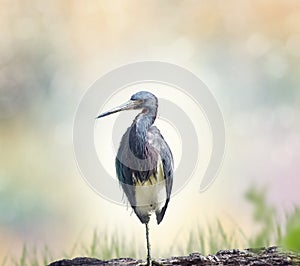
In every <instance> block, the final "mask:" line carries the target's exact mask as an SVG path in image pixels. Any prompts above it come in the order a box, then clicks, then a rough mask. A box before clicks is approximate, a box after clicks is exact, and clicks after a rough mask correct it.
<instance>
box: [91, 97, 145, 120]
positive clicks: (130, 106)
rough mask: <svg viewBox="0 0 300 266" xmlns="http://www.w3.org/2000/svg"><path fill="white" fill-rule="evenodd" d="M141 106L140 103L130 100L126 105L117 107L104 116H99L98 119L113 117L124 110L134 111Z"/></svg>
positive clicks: (103, 114)
mask: <svg viewBox="0 0 300 266" xmlns="http://www.w3.org/2000/svg"><path fill="white" fill-rule="evenodd" d="M139 104H140V101H133V100H129V101H128V102H126V103H123V104H121V105H120V106H118V107H115V108H113V109H111V110H109V111H107V112H104V113H102V114H100V115H99V116H97V117H96V119H98V118H101V117H104V116H107V115H111V114H114V113H117V112H120V111H124V110H131V109H134V108H135V107H137V106H138V105H139Z"/></svg>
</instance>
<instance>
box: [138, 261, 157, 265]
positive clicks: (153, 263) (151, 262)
mask: <svg viewBox="0 0 300 266" xmlns="http://www.w3.org/2000/svg"><path fill="white" fill-rule="evenodd" d="M138 266H163V264H162V263H160V262H158V261H156V260H151V261H150V264H149V263H148V262H141V263H139V264H138Z"/></svg>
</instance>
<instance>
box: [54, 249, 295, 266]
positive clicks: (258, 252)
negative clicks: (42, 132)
mask: <svg viewBox="0 0 300 266" xmlns="http://www.w3.org/2000/svg"><path fill="white" fill-rule="evenodd" d="M155 261H156V262H158V263H154V265H155V264H157V265H165V266H171V265H182V266H187V265H249V266H260V265H267V266H268V265H269V266H276V265H300V254H297V253H293V252H286V251H282V250H280V249H278V248H277V247H269V248H259V249H245V250H238V249H232V250H220V251H218V252H217V253H216V254H215V255H208V256H203V255H201V254H200V253H192V254H190V255H188V256H177V257H170V258H161V259H156V260H155ZM142 262H143V261H142V260H140V259H132V258H119V259H112V260H99V259H95V258H86V257H82V258H74V259H71V260H68V259H62V260H58V261H55V262H52V263H50V264H49V265H48V266H109V265H124V266H125V265H139V264H141V263H142Z"/></svg>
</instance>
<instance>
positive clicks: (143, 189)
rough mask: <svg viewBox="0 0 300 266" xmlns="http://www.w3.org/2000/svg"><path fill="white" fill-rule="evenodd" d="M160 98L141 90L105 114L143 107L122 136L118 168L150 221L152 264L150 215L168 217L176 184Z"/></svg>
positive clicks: (121, 179)
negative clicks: (159, 117) (161, 125)
mask: <svg viewBox="0 0 300 266" xmlns="http://www.w3.org/2000/svg"><path fill="white" fill-rule="evenodd" d="M157 107H158V101H157V98H156V97H155V96H154V95H153V94H152V93H150V92H147V91H140V92H137V93H135V94H134V95H132V96H131V98H130V100H129V101H128V102H126V103H124V104H122V105H120V106H118V107H116V108H114V109H112V110H110V111H108V112H105V113H103V114H101V115H99V116H98V117H97V118H100V117H104V116H107V115H110V114H113V113H116V112H120V111H123V110H133V109H140V110H142V111H141V112H140V113H139V114H138V115H137V116H136V117H135V119H134V120H133V122H132V124H131V126H130V127H129V128H128V129H127V130H126V132H125V134H124V135H123V137H122V140H121V143H120V147H119V150H118V154H117V157H116V161H115V164H116V172H117V176H118V179H119V182H120V184H121V186H122V188H123V190H124V192H125V194H126V197H127V199H128V201H129V203H130V205H131V207H132V208H133V210H134V212H135V214H136V215H137V217H138V218H139V219H140V221H141V222H142V223H143V224H145V225H146V241H147V264H148V265H150V264H151V255H150V242H149V228H148V223H149V220H150V215H151V214H152V213H153V212H155V214H156V220H157V224H159V223H160V222H161V221H162V219H163V218H164V215H165V212H166V209H167V207H168V203H169V200H170V195H171V190H172V185H173V169H174V166H173V156H172V152H171V150H170V148H169V146H168V144H167V142H166V141H165V140H164V138H163V136H162V135H161V133H160V131H159V130H158V128H157V127H156V126H154V125H153V123H154V121H155V118H156V114H157Z"/></svg>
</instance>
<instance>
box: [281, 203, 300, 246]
mask: <svg viewBox="0 0 300 266" xmlns="http://www.w3.org/2000/svg"><path fill="white" fill-rule="evenodd" d="M283 245H284V247H285V248H286V249H288V250H292V251H296V252H300V208H299V207H298V208H296V209H295V211H294V213H293V214H292V215H291V216H290V217H288V219H287V223H286V234H285V237H284V238H283Z"/></svg>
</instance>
